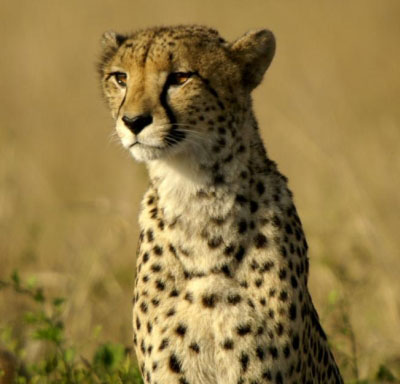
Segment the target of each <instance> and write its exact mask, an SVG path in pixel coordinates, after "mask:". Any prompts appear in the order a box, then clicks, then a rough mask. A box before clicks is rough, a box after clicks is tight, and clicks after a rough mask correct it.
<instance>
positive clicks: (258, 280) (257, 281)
mask: <svg viewBox="0 0 400 384" xmlns="http://www.w3.org/2000/svg"><path fill="white" fill-rule="evenodd" d="M262 283H263V281H262V279H256V281H255V285H256V287H257V288H260V287H261V286H262Z"/></svg>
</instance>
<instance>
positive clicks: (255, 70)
mask: <svg viewBox="0 0 400 384" xmlns="http://www.w3.org/2000/svg"><path fill="white" fill-rule="evenodd" d="M103 40H104V44H103V45H104V48H103V49H104V53H103V57H102V59H101V62H100V65H99V73H100V76H101V81H102V87H103V90H104V94H105V97H106V99H107V101H108V104H109V106H110V108H111V112H112V115H113V116H114V118H115V120H116V128H117V132H118V134H119V136H120V138H121V141H122V143H123V145H124V146H125V147H126V148H127V149H128V150H129V151H130V152H131V153H132V155H133V157H134V158H135V159H136V160H138V161H144V162H146V165H147V167H148V170H149V175H150V186H149V189H148V191H147V192H146V194H145V196H144V198H143V201H142V210H141V213H140V219H139V222H140V228H141V234H140V239H139V248H138V256H137V275H136V288H135V298H134V310H133V328H134V340H133V342H134V346H135V350H136V354H137V358H138V362H139V365H140V369H141V372H142V375H143V379H144V381H145V382H146V383H153V384H164V383H168V384H171V383H180V384H206V383H207V384H214V383H215V384H216V383H218V384H225V383H226V384H228V383H229V384H261V383H276V384H282V383H292V384H294V383H307V384H309V383H342V382H343V381H342V379H341V376H340V373H339V370H338V368H337V366H336V363H335V360H334V358H333V355H332V353H331V351H330V349H329V346H328V342H327V338H326V335H325V333H324V331H323V330H322V327H321V325H320V322H319V319H318V315H317V313H316V311H315V308H314V306H313V304H312V301H311V297H310V295H309V292H308V289H307V275H308V258H307V242H306V239H305V236H304V233H303V230H302V226H301V222H300V219H299V216H298V214H297V211H296V208H295V206H294V205H293V199H292V194H291V192H290V191H289V189H288V187H287V179H286V178H285V177H284V176H282V175H281V174H280V173H279V172H278V170H277V167H276V164H275V163H274V162H273V161H271V160H270V159H269V158H268V156H267V153H266V151H265V149H264V146H263V144H262V142H261V139H260V135H259V132H258V127H257V123H256V120H255V118H254V115H253V111H252V105H251V96H250V93H251V91H252V90H253V89H254V88H255V87H256V86H257V85H258V84H259V83H260V82H261V80H262V78H263V75H264V73H265V71H266V69H267V68H268V66H269V64H270V62H271V60H272V57H273V55H274V50H275V40H274V37H273V35H272V33H271V32H269V31H267V30H258V31H251V32H249V33H247V34H245V35H244V36H242V37H241V38H239V39H238V40H236V41H234V42H226V41H225V40H224V39H222V38H221V37H220V36H219V34H218V33H217V32H216V31H215V30H212V29H209V28H206V27H201V26H177V27H159V28H151V29H146V30H142V31H138V32H135V33H133V34H131V35H127V36H120V35H117V34H115V33H107V34H106V35H105V37H104V39H103Z"/></svg>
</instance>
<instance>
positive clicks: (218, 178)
mask: <svg viewBox="0 0 400 384" xmlns="http://www.w3.org/2000/svg"><path fill="white" fill-rule="evenodd" d="M224 181H225V179H224V176H223V175H215V177H214V184H222V183H223V182H224Z"/></svg>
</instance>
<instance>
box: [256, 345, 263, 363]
mask: <svg viewBox="0 0 400 384" xmlns="http://www.w3.org/2000/svg"><path fill="white" fill-rule="evenodd" d="M256 355H257V357H258V358H259V359H260V360H264V357H265V353H264V349H263V348H262V347H261V346H258V347H257V348H256Z"/></svg>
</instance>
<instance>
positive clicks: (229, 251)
mask: <svg viewBox="0 0 400 384" xmlns="http://www.w3.org/2000/svg"><path fill="white" fill-rule="evenodd" d="M234 250H235V246H234V245H232V244H231V245H228V246H227V247H225V249H224V255H225V256H230V255H232V253H233V251H234Z"/></svg>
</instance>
